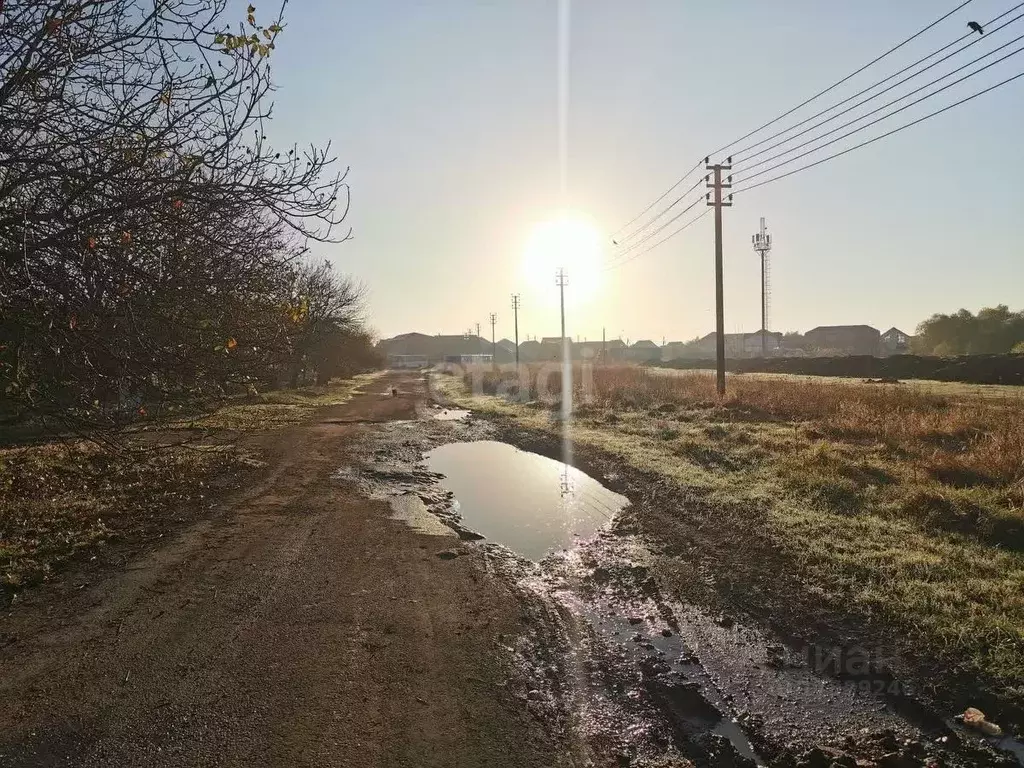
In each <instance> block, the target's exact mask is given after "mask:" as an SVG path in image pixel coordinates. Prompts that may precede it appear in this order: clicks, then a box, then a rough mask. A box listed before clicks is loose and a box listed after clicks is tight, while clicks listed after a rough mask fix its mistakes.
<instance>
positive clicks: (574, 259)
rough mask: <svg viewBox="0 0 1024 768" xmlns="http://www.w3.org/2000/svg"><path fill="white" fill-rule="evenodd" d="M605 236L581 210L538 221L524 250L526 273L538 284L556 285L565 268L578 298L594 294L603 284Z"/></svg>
mask: <svg viewBox="0 0 1024 768" xmlns="http://www.w3.org/2000/svg"><path fill="white" fill-rule="evenodd" d="M602 256H603V238H602V236H601V232H600V230H599V229H598V228H597V227H596V226H595V225H594V224H593V223H592V222H591V221H589V220H588V219H586V218H585V217H583V216H580V215H577V214H564V215H562V216H559V217H557V218H554V219H551V220H549V221H544V222H541V223H540V224H537V225H536V226H535V227H534V228H533V230H532V231H531V232H530V235H529V237H528V238H527V240H526V247H525V248H524V250H523V272H524V276H525V277H526V278H527V279H528V280H529V281H530V282H531V283H532V284H533V285H534V286H535V287H536V288H547V287H549V286H554V284H555V273H556V272H557V271H558V269H559V268H564V269H565V271H566V273H567V275H568V278H569V285H571V286H572V288H573V290H572V291H571V293H572V294H574V295H575V296H576V297H577V298H578V299H580V300H587V299H590V298H593V296H594V294H595V293H596V291H597V288H598V286H599V284H600V275H601V263H602Z"/></svg>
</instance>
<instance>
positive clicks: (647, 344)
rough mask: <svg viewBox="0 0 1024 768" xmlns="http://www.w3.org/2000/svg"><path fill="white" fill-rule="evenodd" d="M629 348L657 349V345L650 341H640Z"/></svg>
mask: <svg viewBox="0 0 1024 768" xmlns="http://www.w3.org/2000/svg"><path fill="white" fill-rule="evenodd" d="M630 346H632V347H633V349H658V348H659V347H658V345H657V344H655V343H654V342H653V341H651V340H650V339H640V341H634V342H633V343H632V344H631V345H630Z"/></svg>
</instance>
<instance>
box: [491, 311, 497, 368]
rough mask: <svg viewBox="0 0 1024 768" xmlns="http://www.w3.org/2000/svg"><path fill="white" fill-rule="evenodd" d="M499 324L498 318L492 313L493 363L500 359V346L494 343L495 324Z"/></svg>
mask: <svg viewBox="0 0 1024 768" xmlns="http://www.w3.org/2000/svg"><path fill="white" fill-rule="evenodd" d="M497 322H498V316H497V315H496V314H495V313H494V312H491V362H492V363H494V362H496V361H497V359H498V355H497V352H498V345H497V344H495V342H494V324H495V323H497Z"/></svg>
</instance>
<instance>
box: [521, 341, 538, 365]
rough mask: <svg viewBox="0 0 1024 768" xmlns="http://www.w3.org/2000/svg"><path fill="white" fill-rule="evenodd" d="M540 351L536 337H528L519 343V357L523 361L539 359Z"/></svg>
mask: <svg viewBox="0 0 1024 768" xmlns="http://www.w3.org/2000/svg"><path fill="white" fill-rule="evenodd" d="M540 351H541V350H540V342H539V341H537V340H536V339H528V340H526V341H524V342H522V343H521V344H520V345H519V359H520V361H522V362H524V363H532V362H534V361H536V360H540Z"/></svg>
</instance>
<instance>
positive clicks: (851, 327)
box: [804, 325, 878, 336]
mask: <svg viewBox="0 0 1024 768" xmlns="http://www.w3.org/2000/svg"><path fill="white" fill-rule="evenodd" d="M815 331H872V332H874V333H878V331H877V330H876V329H875V328H872V327H871V326H870V325H819V326H817V327H815V328H811V330H809V331H807V333H814V332H815ZM807 333H805V334H804V335H805V336H806V335H807Z"/></svg>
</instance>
